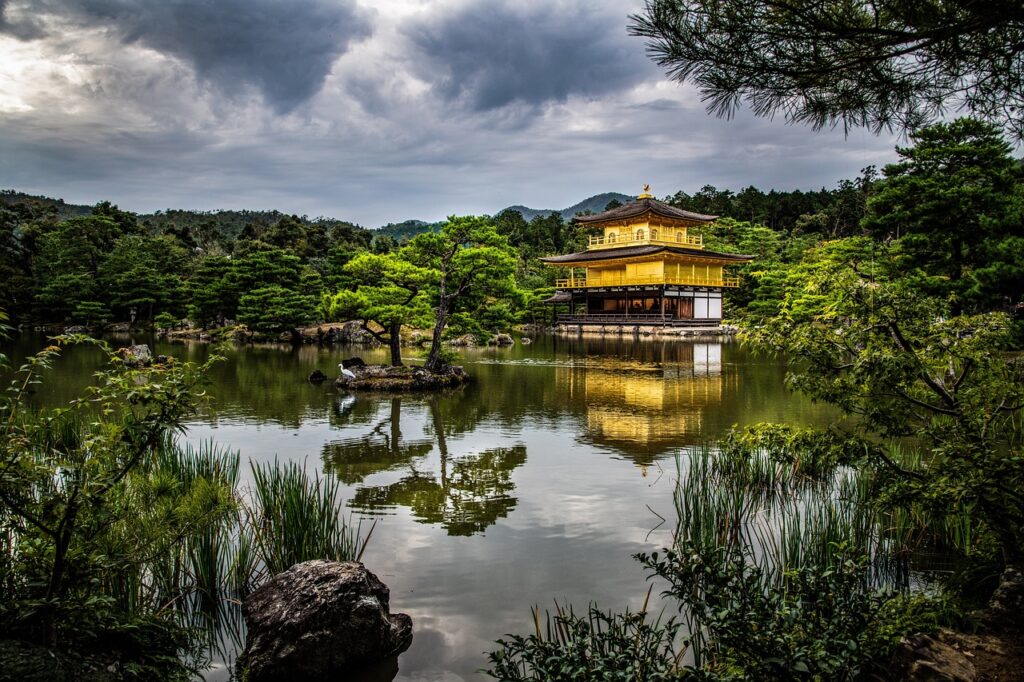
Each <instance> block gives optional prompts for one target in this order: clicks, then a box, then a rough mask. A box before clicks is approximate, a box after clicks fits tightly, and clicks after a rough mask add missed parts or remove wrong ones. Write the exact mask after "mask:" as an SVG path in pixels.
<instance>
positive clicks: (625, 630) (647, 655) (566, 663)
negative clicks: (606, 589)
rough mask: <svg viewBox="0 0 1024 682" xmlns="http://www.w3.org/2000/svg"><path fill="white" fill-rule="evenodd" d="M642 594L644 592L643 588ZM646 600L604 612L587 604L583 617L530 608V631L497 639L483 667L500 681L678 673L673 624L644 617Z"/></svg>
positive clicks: (628, 678)
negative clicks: (636, 608)
mask: <svg viewBox="0 0 1024 682" xmlns="http://www.w3.org/2000/svg"><path fill="white" fill-rule="evenodd" d="M648 597H650V593H649V592H648ZM646 610H647V603H646V601H645V603H644V607H643V608H642V609H641V610H640V611H639V612H636V613H631V612H629V611H626V612H625V613H612V612H605V611H601V610H600V609H598V608H597V607H596V606H594V605H593V604H592V605H591V606H590V607H589V608H588V610H587V613H586V615H585V616H578V615H576V614H575V613H574V612H573V609H572V607H571V606H568V607H562V606H560V605H559V604H557V603H556V604H555V613H554V614H553V615H552V614H551V613H550V612H547V611H546V612H545V619H544V625H543V627H542V625H541V618H540V611H539V609H537V608H534V609H533V619H534V627H535V631H534V633H533V634H531V635H528V636H526V637H522V636H518V635H510V636H509V639H508V640H499V641H498V644H500V645H501V647H502V648H501V649H499V650H497V651H494V652H491V653H490V654H488V662H489V663H490V667H489V668H487V669H485V670H483V671H482V672H484V673H485V674H487V675H489V676H490V677H493V678H496V679H500V680H510V681H514V680H546V681H550V682H562V681H569V680H608V681H609V682H611V681H621V682H645V681H651V682H657V681H658V680H674V679H677V678H678V675H679V667H678V665H677V654H676V651H675V639H676V632H677V631H678V629H679V624H678V623H676V622H675V621H674V620H671V619H669V620H667V621H664V622H662V621H660V619H659V620H655V621H653V622H649V621H648V619H647V612H646Z"/></svg>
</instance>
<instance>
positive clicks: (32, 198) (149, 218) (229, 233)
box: [0, 189, 364, 243]
mask: <svg viewBox="0 0 1024 682" xmlns="http://www.w3.org/2000/svg"><path fill="white" fill-rule="evenodd" d="M18 205H27V206H32V207H34V208H35V209H37V212H45V211H47V210H53V211H55V213H56V218H57V219H58V220H66V219H67V218H75V217H78V216H86V215H89V214H90V213H91V212H92V209H93V207H92V206H83V205H79V204H68V203H66V202H65V201H64V200H63V199H54V198H51V197H45V196H36V195H32V194H25V193H24V192H18V191H15V190H13V189H5V190H0V206H18ZM287 215H288V214H286V213H281V212H280V211H276V210H272V211H248V210H242V211H235V210H216V211H193V210H188V209H176V208H169V209H167V210H164V211H156V212H155V213H139V214H137V216H138V220H139V224H140V225H142V226H143V227H144V228H147V229H149V230H151V231H154V232H158V231H166V230H167V229H168V228H171V227H176V228H185V227H187V228H191V229H197V228H199V229H206V230H207V231H208V232H210V233H212V234H216V235H218V236H219V237H221V238H222V239H223V240H224V241H226V242H228V243H230V242H232V241H234V240H235V239H236V238H237V237H238V235H239V234H241V233H242V230H244V229H245V228H246V227H250V226H252V227H256V228H265V227H268V226H270V225H273V224H274V223H276V222H278V221H279V220H281V219H282V218H284V217H286V216H287ZM299 220H300V221H302V222H303V223H304V224H307V225H308V224H314V223H315V224H320V225H323V226H324V227H325V228H327V229H334V228H336V227H340V228H347V229H353V230H362V229H364V228H362V227H359V226H358V225H356V224H354V223H350V222H348V221H344V220H336V219H334V218H312V219H311V218H309V217H307V216H299Z"/></svg>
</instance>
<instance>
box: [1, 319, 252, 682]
mask: <svg viewBox="0 0 1024 682" xmlns="http://www.w3.org/2000/svg"><path fill="white" fill-rule="evenodd" d="M86 342H88V343H96V344H98V342H93V341H89V340H87V339H86V338H85V337H60V338H58V339H57V340H56V345H53V346H50V347H48V348H46V349H44V350H43V351H41V352H40V353H38V354H37V355H35V356H32V357H30V358H29V359H28V360H27V361H26V362H25V364H24V365H23V366H21V367H20V368H17V369H15V370H13V373H12V374H11V376H12V377H13V380H12V381H11V384H10V386H9V387H8V388H7V390H5V391H4V392H3V393H2V394H0V532H2V533H3V537H4V538H5V551H4V552H3V553H2V556H0V578H2V580H0V590H2V594H3V599H2V600H0V615H2V616H3V618H2V621H0V622H2V625H0V630H2V632H3V634H4V636H5V637H14V638H18V639H26V640H29V641H34V642H38V643H41V644H45V645H48V646H50V647H54V648H57V649H60V650H67V648H68V645H69V644H71V643H75V642H81V641H82V640H89V639H90V638H91V639H92V640H94V641H95V640H97V639H100V638H101V636H102V631H106V632H107V633H108V635H107V636H110V633H112V634H113V637H114V639H115V640H118V639H119V640H120V643H119V644H115V645H113V646H115V647H120V646H124V645H125V644H126V643H127V642H130V641H132V640H133V639H136V638H141V639H146V638H150V639H149V644H150V645H153V644H154V640H153V639H152V638H153V637H154V631H155V634H159V633H164V634H167V635H169V636H170V641H169V643H168V641H167V639H166V638H165V639H163V640H161V644H162V645H163V647H164V648H163V650H162V651H161V654H162V655H163V656H164V657H165V661H164V665H166V664H167V659H170V660H172V661H173V664H172V667H173V668H176V669H180V667H181V665H180V663H178V662H177V660H176V656H175V653H176V648H177V646H178V643H177V642H175V640H174V636H173V633H174V632H176V631H177V628H176V627H175V626H174V625H173V623H170V622H169V621H167V620H164V619H162V618H161V617H159V616H155V613H156V607H154V610H153V612H151V613H149V614H148V617H145V618H143V617H140V616H141V615H143V614H140V613H139V611H132V610H130V609H128V610H125V609H124V608H122V607H119V605H118V604H116V600H114V599H112V598H111V597H110V596H109V592H106V591H105V588H106V587H108V586H111V585H117V586H118V587H119V588H120V589H122V590H128V589H130V587H129V585H128V583H129V582H130V581H131V576H132V575H133V574H134V573H135V572H136V571H138V570H140V566H141V565H142V564H143V563H144V562H146V561H148V560H151V558H152V557H153V556H155V555H156V554H159V553H160V552H161V551H162V550H163V549H165V548H167V547H172V546H174V545H175V544H176V543H178V542H180V541H181V538H182V536H183V534H187V533H189V532H191V531H196V532H201V530H202V529H203V528H204V527H205V526H206V524H211V523H214V522H216V521H217V520H218V519H220V518H223V516H224V515H225V514H226V513H228V512H230V511H231V510H232V508H233V500H232V498H231V497H230V492H229V491H226V490H224V489H217V488H216V487H214V486H202V489H200V488H199V487H189V486H188V485H185V484H184V483H183V484H182V485H181V486H180V487H178V486H176V485H175V483H176V482H175V483H172V482H171V481H168V480H167V478H166V477H161V475H160V474H159V473H158V472H157V471H156V470H157V468H158V460H159V457H160V452H161V451H162V448H164V446H165V445H166V444H167V443H168V438H169V436H170V435H171V434H172V433H173V432H174V431H176V430H177V429H178V428H180V424H181V420H182V419H183V418H184V417H185V416H186V415H189V414H191V413H192V412H193V410H194V409H195V407H196V402H197V400H198V398H199V394H200V390H201V387H200V383H201V378H202V374H203V372H204V371H205V366H201V367H199V366H194V365H191V364H188V363H174V362H171V363H165V364H154V365H152V366H149V367H145V368H134V367H129V366H127V365H126V364H125V363H124V362H123V359H122V358H121V357H119V356H118V355H117V354H115V353H111V352H110V351H109V350H108V349H106V347H105V346H102V344H98V345H100V347H101V348H102V349H103V350H104V351H105V352H106V354H107V359H108V364H107V366H106V368H105V369H103V370H101V371H100V372H98V373H97V375H96V383H95V384H94V385H92V386H91V387H89V388H88V389H87V391H86V393H85V395H84V396H82V397H80V398H77V399H75V400H73V401H72V402H71V403H69V404H68V405H67V406H64V407H61V408H56V409H44V410H40V409H39V407H38V406H36V405H30V404H29V401H28V395H29V392H30V391H31V390H34V389H33V387H35V386H36V384H39V383H41V382H42V381H43V379H44V376H45V374H46V371H47V370H48V369H49V367H50V366H51V365H52V363H53V362H54V360H55V359H56V358H57V357H58V356H59V355H60V353H61V350H62V348H63V347H64V346H65V345H66V344H70V343H86ZM4 369H5V370H10V369H11V368H8V367H4ZM158 491H163V492H162V493H160V492H158ZM178 493H180V495H179V494H178ZM161 496H162V497H161ZM170 498H174V499H173V500H171V499H170ZM163 502H167V504H163ZM134 607H135V608H136V609H139V608H140V607H139V604H137V603H136V604H134ZM83 630H84V632H83ZM147 633H150V634H147ZM168 644H169V646H168ZM167 648H169V651H167V650H166V649H167ZM136 655H137V654H136ZM141 674H142V675H143V676H146V673H141ZM150 674H152V671H151V672H150Z"/></svg>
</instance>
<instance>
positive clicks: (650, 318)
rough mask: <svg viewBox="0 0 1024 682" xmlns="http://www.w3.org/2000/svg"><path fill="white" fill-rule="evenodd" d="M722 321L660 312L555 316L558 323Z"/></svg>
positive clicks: (693, 323)
mask: <svg viewBox="0 0 1024 682" xmlns="http://www.w3.org/2000/svg"><path fill="white" fill-rule="evenodd" d="M720 321H721V318H719V317H688V318H677V317H672V315H670V314H668V313H666V314H664V315H662V314H660V313H631V314H629V315H625V314H622V313H575V314H566V313H562V314H559V315H558V316H557V317H556V318H555V322H556V323H557V324H602V325H616V324H633V325H636V324H663V325H672V326H675V327H689V326H706V325H709V324H718V323H719V322H720Z"/></svg>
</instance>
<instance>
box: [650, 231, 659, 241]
mask: <svg viewBox="0 0 1024 682" xmlns="http://www.w3.org/2000/svg"><path fill="white" fill-rule="evenodd" d="M657 238H658V231H657V230H655V229H653V228H652V229H651V239H657Z"/></svg>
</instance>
